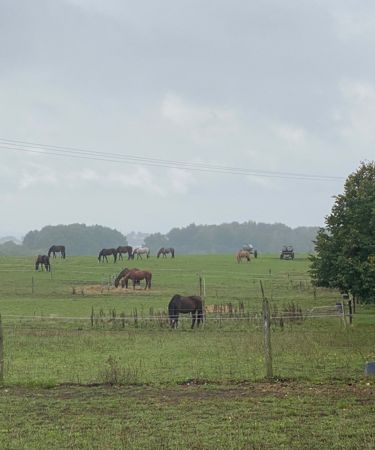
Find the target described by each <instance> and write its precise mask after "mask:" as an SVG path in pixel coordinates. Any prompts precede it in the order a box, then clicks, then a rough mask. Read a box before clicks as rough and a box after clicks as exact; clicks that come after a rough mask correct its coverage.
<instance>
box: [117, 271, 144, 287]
mask: <svg viewBox="0 0 375 450" xmlns="http://www.w3.org/2000/svg"><path fill="white" fill-rule="evenodd" d="M131 270H140V269H136V268H134V269H128V268H127V267H125V269H123V270H121V272H120V273H119V274H118V275H117V277H116V279H115V281H114V285H115V287H118V286H119V284H120V282H121V284H122V280H123V279H124V277H125V275H126V274H128V273H129V272H130V271H131ZM137 284H140V283H139V282H138V283H137ZM122 287H124V286H122Z"/></svg>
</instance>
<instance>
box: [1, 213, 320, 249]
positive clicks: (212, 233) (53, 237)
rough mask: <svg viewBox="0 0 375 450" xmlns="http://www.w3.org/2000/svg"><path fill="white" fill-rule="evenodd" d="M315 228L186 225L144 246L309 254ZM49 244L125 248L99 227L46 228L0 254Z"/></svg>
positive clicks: (118, 238) (116, 234) (113, 234)
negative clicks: (245, 247) (248, 248)
mask: <svg viewBox="0 0 375 450" xmlns="http://www.w3.org/2000/svg"><path fill="white" fill-rule="evenodd" d="M317 231H318V227H298V228H294V229H292V228H290V227H288V226H286V225H283V224H281V223H276V224H272V225H271V224H266V223H256V222H251V221H249V222H244V223H238V222H232V223H223V224H221V225H195V224H194V223H193V224H190V225H189V226H187V227H184V228H172V229H171V230H170V231H169V232H168V233H167V234H161V233H154V234H151V235H148V236H147V237H145V238H144V244H145V245H146V246H147V247H149V248H150V249H151V253H152V254H156V252H157V251H158V250H159V248H160V247H174V248H175V249H176V252H177V254H206V253H232V252H235V251H237V250H238V249H239V248H241V247H242V246H243V245H244V244H252V245H253V246H254V248H256V249H257V250H258V252H260V253H262V252H263V253H270V252H279V251H280V250H281V247H282V245H284V244H291V245H293V246H294V249H295V251H296V252H312V251H313V249H314V244H313V240H314V239H315V238H316V234H317ZM53 244H56V245H65V247H66V252H67V256H69V255H97V254H98V253H99V251H100V250H101V249H102V248H109V247H118V246H119V245H127V244H128V240H127V237H126V236H125V235H123V234H122V233H120V232H119V231H117V230H114V229H111V228H107V227H103V226H100V225H93V226H87V225H85V224H78V223H75V224H71V225H56V226H52V225H48V226H45V227H44V228H42V229H41V230H34V231H29V232H28V233H27V234H26V236H25V237H24V239H23V243H22V245H16V244H15V243H13V242H6V243H4V244H2V245H0V255H35V254H44V253H47V251H48V249H49V247H50V246H51V245H53Z"/></svg>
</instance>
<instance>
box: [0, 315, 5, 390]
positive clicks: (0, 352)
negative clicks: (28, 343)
mask: <svg viewBox="0 0 375 450" xmlns="http://www.w3.org/2000/svg"><path fill="white" fill-rule="evenodd" d="M0 383H4V336H3V322H2V320H1V314H0Z"/></svg>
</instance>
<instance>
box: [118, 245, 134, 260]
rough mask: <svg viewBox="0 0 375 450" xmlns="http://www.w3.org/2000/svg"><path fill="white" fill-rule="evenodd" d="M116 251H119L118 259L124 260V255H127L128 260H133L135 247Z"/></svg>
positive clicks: (129, 246)
mask: <svg viewBox="0 0 375 450" xmlns="http://www.w3.org/2000/svg"><path fill="white" fill-rule="evenodd" d="M116 251H117V255H118V259H123V258H122V254H123V253H127V254H128V259H131V257H132V254H133V247H132V246H131V245H125V246H124V247H117V250H116Z"/></svg>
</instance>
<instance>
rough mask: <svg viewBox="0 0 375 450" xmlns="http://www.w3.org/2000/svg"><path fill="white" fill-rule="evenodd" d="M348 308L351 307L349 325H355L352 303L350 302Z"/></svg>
mask: <svg viewBox="0 0 375 450" xmlns="http://www.w3.org/2000/svg"><path fill="white" fill-rule="evenodd" d="M348 307H349V325H353V308H352V301H351V300H349V301H348Z"/></svg>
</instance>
